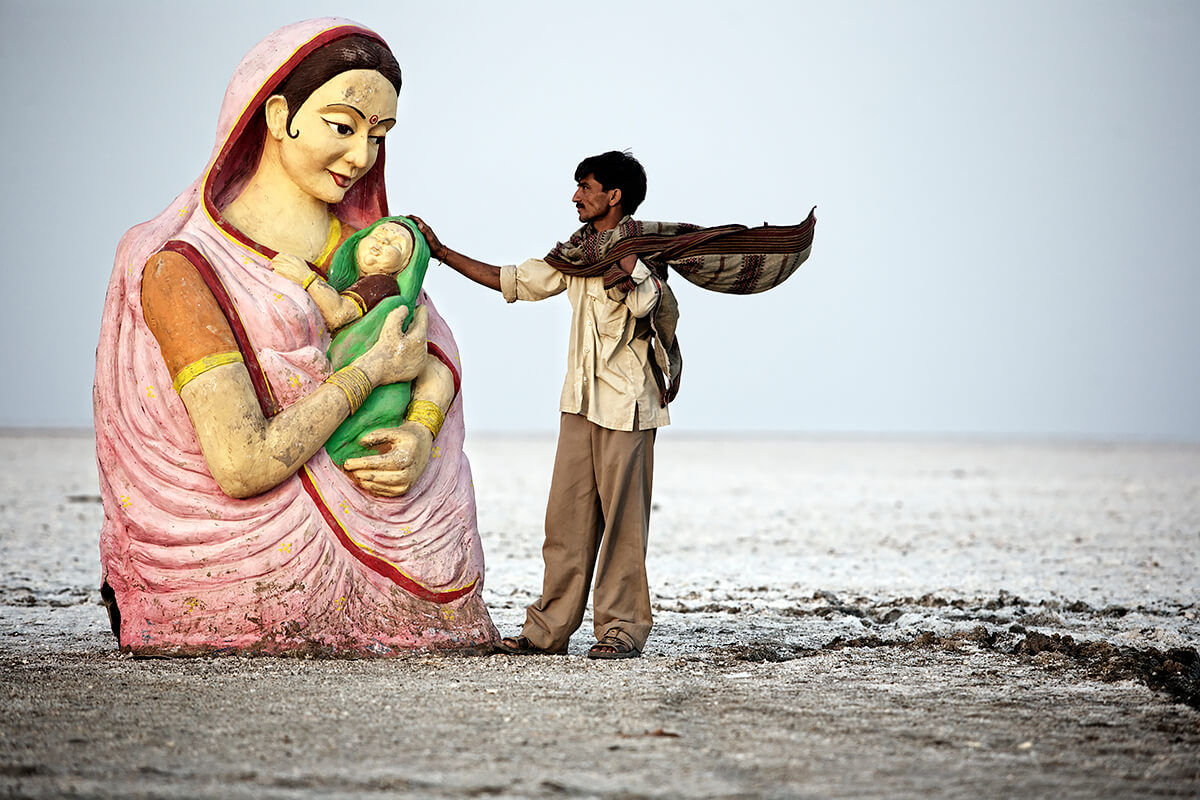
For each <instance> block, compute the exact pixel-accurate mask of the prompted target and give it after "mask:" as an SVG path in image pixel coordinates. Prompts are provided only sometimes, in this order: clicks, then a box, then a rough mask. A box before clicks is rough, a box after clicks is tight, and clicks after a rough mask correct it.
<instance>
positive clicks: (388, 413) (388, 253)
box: [271, 217, 429, 466]
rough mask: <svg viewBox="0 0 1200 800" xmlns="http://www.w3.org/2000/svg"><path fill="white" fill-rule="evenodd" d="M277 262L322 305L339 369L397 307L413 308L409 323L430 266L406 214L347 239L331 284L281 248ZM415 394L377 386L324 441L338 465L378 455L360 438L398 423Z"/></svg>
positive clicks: (402, 386) (406, 387)
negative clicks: (331, 334) (349, 459)
mask: <svg viewBox="0 0 1200 800" xmlns="http://www.w3.org/2000/svg"><path fill="white" fill-rule="evenodd" d="M271 267H272V269H274V270H275V272H276V273H277V274H279V275H281V276H283V277H285V278H287V279H288V280H291V281H295V282H296V283H298V284H300V285H301V286H303V287H304V288H305V289H306V290H307V291H308V294H309V296H310V297H311V298H312V299H313V302H314V303H316V305H317V308H318V309H320V311H321V316H322V317H324V319H325V325H326V326H327V327H328V328H329V331H330V332H331V333H333V334H334V336H333V341H331V342H330V344H329V350H328V353H327V354H328V356H329V361H330V364H331V369H333V370H337V369H340V368H341V367H344V366H346V365H347V364H349V363H350V362H352V361H353V360H354V359H355V358H357V357H358V356H360V355H362V354H363V353H364V352H366V350H367V349H368V348H370V346H371V345H372V344H374V343H375V340H376V338H378V336H379V329H380V328H381V327H383V321H384V319H386V318H387V315H388V314H389V313H391V311H392V310H393V309H395V308H397V307H399V306H407V307H408V310H409V315H408V318H407V319H405V321H404V327H405V329H407V328H408V323H409V321H411V320H412V312H413V310H414V308H415V304H416V300H417V295H418V294H420V292H421V284H422V282H423V281H424V280H425V271H426V269H428V267H429V245H428V244H427V243H426V242H425V237H424V236H422V235H421V233H420V231H418V230H417V226H416V224H414V223H413V222H412V221H411V220H409V219H408V218H407V217H384V218H383V219H380V220H378V221H376V222H374V223H372V224H370V225H368V226H367V227H365V228H363V229H362V230H360V231H358V232H356V233H354V234H352V235H351V236H350V237H348V238H347V239H346V241H345V242H343V243H342V245H341V247H339V248H338V249H337V251H336V252H335V253H334V254H333V259H332V261H331V262H330V267H329V278H328V281H323V280H321V278H320V276H318V275H317V273H315V272H313V271H312V269H311V268H310V267H309V266H308V263H307V262H306V261H305V260H304V259H302V258H299V257H297V256H293V255H287V254H284V253H280V254H279V255H277V256H275V258H273V259H272V260H271ZM411 397H412V386H411V384H409V383H392V384H388V385H386V386H379V387H376V388H375V390H374V391H372V392H371V394H370V395H369V396H368V397H367V400H366V402H364V403H363V404H362V406H361V407H360V408H359V409H358V411H356V412H354V413H353V414H352V415H350V417H349V418H348V419H346V421H345V422H343V423H342V424H341V425H340V426H339V427H338V429H337V430H336V431H334V432H333V435H332V436H330V437H329V441H327V442H326V443H325V450H326V452H328V453H329V456H330V458H332V459H333V461H334V463H336V464H337V465H338V466H341V465H342V464H343V463H344V462H345V461H346V459H348V458H355V457H357V456H363V455H370V454H373V451H371V450H368V449H367V448H365V447H363V446H361V445H360V444H359V443H358V440H359V439H360V438H362V436H363V435H364V434H366V433H367V432H368V431H372V430H375V429H377V428H394V427H397V426H399V425H400V423H401V422H402V421H403V419H404V411H405V409H406V408H408V403H409V400H410V399H411Z"/></svg>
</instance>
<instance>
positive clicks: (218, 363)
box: [175, 350, 245, 393]
mask: <svg viewBox="0 0 1200 800" xmlns="http://www.w3.org/2000/svg"><path fill="white" fill-rule="evenodd" d="M244 362H245V359H244V358H242V354H241V353H239V352H237V351H236V350H235V351H233V352H231V353H214V354H213V355H211V356H205V357H204V358H202V359H200V360H199V361H193V362H192V363H190V364H188V365H187V366H186V367H184V368H183V369H181V370H179V374H178V375H176V376H175V391H176V392H177V393H178V392H179V391H180V390H181V389H183V387H184V386H187V385H188V384H189V383H191V382H192V381H193V380H195V379H196V378H198V377H200V376H201V375H203V374H204V373H206V372H208V371H209V370H210V369H216V368H217V367H223V366H225V365H226V364H242V363H244Z"/></svg>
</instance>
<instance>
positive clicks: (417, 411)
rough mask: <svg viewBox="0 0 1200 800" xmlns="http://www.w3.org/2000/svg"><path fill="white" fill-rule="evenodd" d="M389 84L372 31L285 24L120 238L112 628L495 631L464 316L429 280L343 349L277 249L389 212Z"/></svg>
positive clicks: (254, 648)
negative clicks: (374, 419)
mask: <svg viewBox="0 0 1200 800" xmlns="http://www.w3.org/2000/svg"><path fill="white" fill-rule="evenodd" d="M399 89H400V70H399V67H398V66H397V64H396V60H395V58H394V57H393V56H392V53H391V52H390V50H388V48H387V45H386V44H384V43H383V41H382V40H381V39H380V38H379V37H378V35H376V34H375V33H373V32H372V31H370V30H368V29H366V28H363V27H361V26H358V25H356V24H354V23H350V22H348V21H345V20H336V19H322V20H311V21H307V22H302V23H298V24H296V25H291V26H288V27H286V28H283V29H280V30H278V31H276V32H275V33H273V34H271V35H270V36H268V37H267V38H266V39H264V40H263V41H262V42H260V43H259V44H258V45H256V46H255V47H254V48H253V49H252V50H251V51H250V53H249V54H247V56H246V57H245V59H243V61H242V63H241V64H240V65H239V66H238V68H237V70H236V72H235V73H234V76H233V79H232V81H231V82H230V85H229V89H228V91H227V93H226V96H225V101H224V104H223V106H222V109H221V114H220V119H219V122H218V131H217V143H216V147H215V148H214V150H213V154H212V157H211V159H210V161H209V163H208V165H207V167H206V169H205V170H204V172H203V174H202V175H201V176H200V177H199V178H198V179H197V180H196V181H195V182H194V183H193V184H192V185H191V186H189V187H188V188H187V189H185V190H184V191H183V193H182V194H180V195H179V197H178V198H176V200H175V201H174V202H173V203H172V204H171V205H169V206H168V207H167V208H166V209H165V210H164V211H163V212H162V213H161V214H159V215H158V216H157V217H156V218H155V219H153V220H151V221H149V222H146V223H144V224H142V225H139V226H137V227H135V228H133V229H131V230H130V231H129V232H128V233H127V234H126V235H125V237H124V238H123V239H122V240H121V243H120V245H119V247H118V250H117V257H116V264H115V267H114V270H113V275H112V279H111V281H110V283H109V289H108V297H107V300H106V303H105V310H104V318H103V323H102V327H101V334H100V344H99V348H98V350H97V367H96V384H95V423H96V449H97V459H98V462H99V468H100V484H101V493H102V495H103V498H104V511H105V522H104V530H103V533H102V535H101V542H100V552H101V561H102V566H103V571H104V575H103V580H104V585H103V587H102V592H103V594H104V596H105V599H106V602H107V603H108V605H109V611H110V618H111V620H112V623H113V628H114V631H116V632H117V635H118V638H119V641H120V646H121V648H122V649H125V650H128V651H132V652H134V653H137V654H144V655H160V654H163V655H171V654H174V655H186V654H200V653H212V652H222V651H230V652H242V653H246V652H263V653H312V654H317V655H320V654H381V655H387V654H395V653H401V652H405V651H410V650H414V649H441V650H446V649H453V650H468V651H469V650H482V649H485V648H487V647H488V646H489V645H490V643H491V642H492V641H493V640H494V639H495V638H496V632H495V629H494V627H493V626H492V623H491V620H490V618H489V616H488V613H487V609H486V608H485V606H484V604H483V600H482V596H481V592H482V587H483V553H482V549H481V546H480V541H479V533H478V527H477V524H476V517H475V498H474V490H473V488H472V484H471V473H470V467H469V465H468V463H467V459H466V457H465V455H464V454H463V451H462V445H463V419H462V403H461V400H460V399H459V396H458V393H459V386H460V380H459V360H458V355H457V347H456V346H455V343H454V338H453V336H452V335H451V332H450V329H449V328H448V327H447V325H446V323H445V321H444V320H443V319H442V318H441V316H439V315H438V313H437V311H436V309H435V308H434V307H433V304H432V303H431V302H430V300H429V298H428V296H427V295H425V294H424V293H421V295H420V298H419V305H418V306H417V308H416V309H415V310H414V309H410V308H408V307H407V306H400V307H396V308H394V310H388V309H387V308H385V309H383V310H382V311H381V314H380V319H382V325H381V326H378V335H377V337H376V338H375V341H374V343H373V344H369V346H365V349H364V350H363V352H362V353H361V355H358V356H357V357H355V358H354V359H353V360H352V361H351V362H350V363H349V364H347V365H346V366H342V367H340V368H339V369H336V370H335V369H333V368H332V367H331V362H330V359H329V357H328V355H327V350H328V348H329V345H330V331H329V326H327V325H326V322H325V319H324V318H323V317H322V314H321V312H320V311H319V310H318V308H317V306H316V304H314V302H313V297H312V294H310V291H309V289H310V288H311V284H312V282H313V281H312V279H307V278H304V276H301V280H299V281H297V280H295V279H289V278H288V277H287V276H286V275H285V274H281V271H277V270H275V269H273V268H272V263H273V260H274V262H275V265H276V266H278V265H279V263H280V258H281V257H282V256H284V255H287V256H290V257H295V258H298V259H302V260H303V262H304V263H306V264H308V265H310V268H311V269H312V270H313V273H314V274H315V275H316V276H317V277H321V276H325V275H326V273H327V271H328V267H329V262H330V257H331V255H332V254H333V252H334V251H335V250H336V249H337V248H338V246H339V245H340V244H341V243H342V242H344V241H346V240H347V239H348V238H350V237H351V236H352V235H353V234H354V233H355V232H357V231H359V230H362V229H364V228H367V227H368V226H369V225H371V224H373V223H375V222H376V221H377V220H379V219H380V218H381V217H385V216H387V202H386V197H385V192H384V176H383V162H384V150H385V146H384V139H385V137H386V135H387V133H388V131H389V130H390V129H391V128H392V126H393V125H395V124H396V119H395V118H396V98H397V92H398V91H399ZM360 238H361V237H360ZM294 260H295V259H293V261H294ZM302 270H303V267H301V271H302ZM306 280H307V283H308V284H309V285H305V281H306ZM388 308H391V307H388ZM409 316H411V319H410V320H408V321H406V317H409ZM407 382H411V402H410V403H409V404H408V406H407V407H406V408H405V409H398V410H397V412H396V415H395V416H396V418H397V420H398V421H399V424H398V425H395V426H394V427H385V428H382V429H376V430H372V431H370V432H368V433H366V434H365V436H363V437H362V438H361V439H360V440H359V441H360V444H361V445H362V446H363V447H365V448H369V449H370V450H371V452H369V453H368V454H367V455H362V456H358V457H351V458H347V459H346V460H345V461H344V463H342V464H341V466H339V465H338V464H337V463H336V462H335V461H334V460H333V459H331V457H330V456H329V454H328V453H327V452H326V450H325V445H326V442H327V441H328V440H329V439H330V437H331V435H332V434H333V433H334V432H335V430H337V429H338V428H339V426H341V425H342V424H343V422H345V421H346V420H347V419H348V418H349V417H350V416H351V415H352V414H354V413H355V412H356V411H357V410H358V408H359V406H361V405H362V404H363V402H364V401H365V400H366V398H367V397H368V396H369V395H370V394H371V393H372V392H373V391H374V389H376V388H377V387H380V386H386V385H391V384H399V383H407Z"/></svg>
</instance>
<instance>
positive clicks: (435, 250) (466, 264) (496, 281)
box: [408, 214, 500, 292]
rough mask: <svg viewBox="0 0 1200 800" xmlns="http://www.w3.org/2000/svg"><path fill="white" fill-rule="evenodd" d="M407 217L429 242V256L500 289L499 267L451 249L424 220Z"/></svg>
mask: <svg viewBox="0 0 1200 800" xmlns="http://www.w3.org/2000/svg"><path fill="white" fill-rule="evenodd" d="M408 218H409V219H411V220H412V221H413V222H415V223H416V224H417V229H418V230H419V231H421V235H422V236H424V237H425V241H426V242H427V243H428V244H429V254H430V255H431V256H433V257H434V258H436V259H437V260H438V261H441V262H442V263H443V264H445V265H446V266H448V267H450V268H451V269H453V270H454V271H455V272H458V273H460V274H462V275H465V276H467V277H468V278H470V279H471V280H473V281H475V282H476V283H478V284H480V285H482V286H486V287H488V288H489V289H495V290H496V291H497V292H498V291H500V268H499V267H497V266H493V265H492V264H485V263H483V262H482V261H476V260H475V259H473V258H471V257H470V256H466V255H463V254H462V253H460V252H458V251H457V250H451V249H450V248H449V247H446V245H444V244H442V241H441V240H440V239H438V238H437V234H436V233H434V232H433V229H432V228H430V227H429V226H428V225H426V224H425V220H423V219H421V218H420V217H418V216H415V215H413V214H409V215H408Z"/></svg>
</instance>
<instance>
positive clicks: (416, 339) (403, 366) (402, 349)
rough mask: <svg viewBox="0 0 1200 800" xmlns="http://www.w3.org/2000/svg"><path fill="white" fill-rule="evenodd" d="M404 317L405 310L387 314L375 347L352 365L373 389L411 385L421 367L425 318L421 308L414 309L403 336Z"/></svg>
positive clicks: (426, 322) (425, 331) (422, 307)
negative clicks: (390, 384) (400, 384)
mask: <svg viewBox="0 0 1200 800" xmlns="http://www.w3.org/2000/svg"><path fill="white" fill-rule="evenodd" d="M407 316H408V308H407V307H405V306H400V307H399V308H397V309H396V310H394V311H392V312H391V313H390V314H388V316H387V319H386V320H385V321H384V323H383V327H381V328H380V329H379V337H378V338H377V339H376V340H375V344H373V345H371V348H370V349H369V350H367V352H365V353H363V354H362V355H361V356H359V357H358V358H357V359H355V361H354V363H355V365H356V366H359V367H361V368H362V369H364V370H366V372H367V375H369V376H370V377H371V380H372V382H373V383H374V384H375V385H376V386H383V385H384V384H388V383H403V382H405V381H411V380H412V379H413V378H415V377H417V375H419V374H420V373H421V369H422V368H423V367H424V366H425V358H426V339H425V337H426V334H427V332H428V330H429V315H428V314H427V312H426V311H425V307H424V306H418V307H417V312H416V314H415V315H414V316H413V322H412V325H410V326H409V328H408V332H407V333H406V332H405V331H404V330H403V324H404V318H405V317H407Z"/></svg>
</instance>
